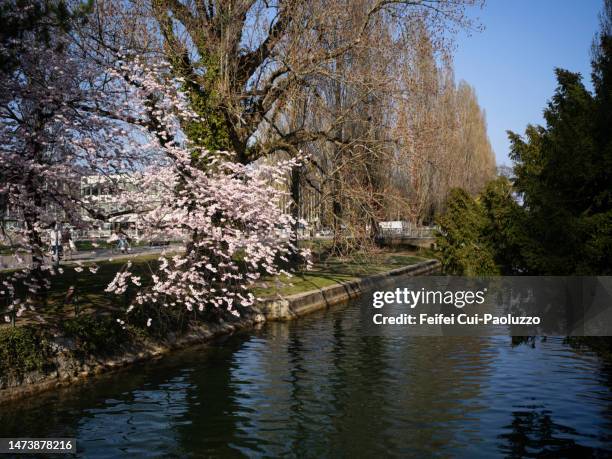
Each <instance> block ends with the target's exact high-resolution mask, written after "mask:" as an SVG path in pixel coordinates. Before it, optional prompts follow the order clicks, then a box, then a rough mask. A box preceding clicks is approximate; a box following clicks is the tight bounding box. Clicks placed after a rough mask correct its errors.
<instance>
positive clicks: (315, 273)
mask: <svg viewBox="0 0 612 459" xmlns="http://www.w3.org/2000/svg"><path fill="white" fill-rule="evenodd" d="M423 260H424V258H421V257H418V256H415V255H414V254H412V253H407V252H388V251H381V252H377V253H368V254H356V255H354V256H351V257H347V258H330V259H327V260H325V261H320V262H318V263H315V264H314V266H313V269H312V271H305V272H300V273H297V274H295V275H294V276H293V277H291V278H289V277H287V276H281V277H280V278H278V279H270V278H268V279H264V280H263V282H259V283H258V285H257V287H256V288H255V289H254V293H255V294H256V295H257V296H258V297H260V298H265V297H273V296H278V295H281V296H288V295H293V294H296V293H302V292H307V291H309V290H315V289H319V288H323V287H327V286H330V285H334V284H337V283H339V282H345V281H349V280H353V279H357V278H360V277H365V276H371V275H373V274H378V273H382V272H386V271H391V270H392V269H397V268H401V267H402V266H406V265H411V264H414V263H418V262H419V261H423Z"/></svg>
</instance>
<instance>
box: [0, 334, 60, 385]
mask: <svg viewBox="0 0 612 459" xmlns="http://www.w3.org/2000/svg"><path fill="white" fill-rule="evenodd" d="M51 355H52V350H51V346H50V343H49V340H48V339H47V337H46V336H45V335H44V334H43V333H42V332H41V331H39V330H36V329H34V328H33V327H28V326H23V327H3V328H0V376H2V375H9V374H15V375H22V374H24V373H27V372H29V371H42V370H44V369H45V368H46V366H47V365H48V364H49V359H50V357H51Z"/></svg>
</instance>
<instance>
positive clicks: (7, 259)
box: [0, 244, 183, 271]
mask: <svg viewBox="0 0 612 459" xmlns="http://www.w3.org/2000/svg"><path fill="white" fill-rule="evenodd" d="M182 248H183V247H182V246H181V245H178V244H177V245H168V246H153V247H134V248H132V249H131V250H130V251H129V252H128V253H125V254H123V253H121V252H120V251H119V250H117V249H95V250H81V251H78V252H76V253H75V254H73V255H72V256H70V257H68V258H63V259H62V260H61V262H60V265H73V264H75V263H76V262H87V263H91V262H96V261H105V260H108V259H109V258H113V259H115V260H117V259H121V258H132V257H136V256H139V255H149V254H155V253H162V252H163V251H171V252H176V251H178V250H181V249H182ZM45 260H46V262H47V263H49V264H50V263H51V257H46V258H45ZM29 261H30V260H29V257H24V260H23V262H22V263H19V261H18V260H16V259H15V257H14V256H12V255H0V271H6V270H9V269H17V268H22V267H24V266H26V265H27V264H28V263H29Z"/></svg>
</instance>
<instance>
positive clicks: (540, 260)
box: [440, 0, 612, 275]
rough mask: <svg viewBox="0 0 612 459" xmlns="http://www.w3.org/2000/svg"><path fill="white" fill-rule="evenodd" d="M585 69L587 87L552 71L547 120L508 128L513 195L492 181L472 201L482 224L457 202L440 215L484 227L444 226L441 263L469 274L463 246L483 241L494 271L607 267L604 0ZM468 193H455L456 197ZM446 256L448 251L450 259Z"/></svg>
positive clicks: (609, 117)
mask: <svg viewBox="0 0 612 459" xmlns="http://www.w3.org/2000/svg"><path fill="white" fill-rule="evenodd" d="M592 68H593V73H592V80H593V86H594V92H593V93H591V92H590V91H589V90H588V89H587V88H586V87H585V85H584V83H583V82H582V77H581V75H580V74H578V73H573V72H570V71H567V70H563V69H557V70H556V77H557V84H558V85H557V89H556V91H555V93H554V95H553V97H552V99H551V100H550V101H549V103H548V105H547V107H546V109H545V111H544V119H545V121H546V125H545V126H533V125H529V126H528V127H527V129H526V131H525V134H524V136H520V135H518V134H516V133H513V132H509V137H510V142H511V154H510V157H511V159H512V160H513V161H514V174H513V175H514V178H513V186H512V189H513V191H514V192H516V194H517V198H516V199H514V198H513V197H512V190H511V189H510V188H509V186H508V184H507V183H504V182H503V181H501V180H497V181H496V182H491V183H490V184H489V185H488V186H487V188H486V190H485V192H484V193H483V194H482V195H481V198H480V205H481V206H482V209H483V211H484V221H485V223H484V224H483V223H481V219H480V217H481V215H480V214H478V212H475V211H474V210H473V207H474V204H473V203H471V204H470V205H469V206H467V205H466V206H464V207H466V213H465V215H461V214H460V212H457V211H456V210H455V207H453V208H449V212H448V213H447V215H446V216H445V217H444V218H443V219H442V220H441V221H442V227H443V229H447V228H454V227H456V226H459V225H460V222H464V223H465V224H466V225H468V226H470V227H472V228H473V227H476V228H481V227H480V226H479V225H480V224H482V225H483V227H484V228H486V229H485V230H484V231H475V230H470V231H468V232H465V231H464V233H463V234H461V236H462V238H456V237H455V238H453V237H452V236H453V234H454V233H453V231H449V230H448V229H447V230H446V231H449V234H450V236H449V235H445V237H444V238H443V239H442V240H441V242H440V249H441V253H442V258H443V260H446V259H448V260H450V261H449V262H446V266H447V267H448V269H449V270H450V271H451V272H457V273H464V272H468V271H469V270H466V269H464V268H462V266H463V265H464V264H468V263H469V262H470V260H471V259H472V258H473V255H470V254H468V253H466V252H464V251H463V247H465V246H468V245H470V244H471V245H472V246H480V245H485V246H487V247H490V248H491V250H492V253H493V255H492V256H493V258H494V259H495V263H496V265H498V266H499V267H500V269H501V271H502V272H507V273H525V274H531V275H570V274H585V275H586V274H591V275H606V274H611V273H612V175H611V174H612V95H611V94H612V92H611V88H612V1H610V0H606V1H605V2H604V10H603V13H602V15H601V28H600V31H599V33H598V34H597V35H596V38H595V41H594V43H593V60H592ZM468 198H469V196H467V195H463V197H462V199H463V201H466V200H467V199H468ZM456 199H457V198H456V197H455V200H456ZM518 203H520V205H519V204H518ZM453 205H454V206H456V205H457V203H454V204H453ZM470 206H471V207H470ZM473 215H479V218H475V217H474V216H473ZM449 253H452V254H456V256H455V257H454V258H453V257H450V258H449V256H448V254H449ZM459 257H465V258H459ZM458 260H459V261H458Z"/></svg>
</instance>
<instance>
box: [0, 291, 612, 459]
mask: <svg viewBox="0 0 612 459" xmlns="http://www.w3.org/2000/svg"><path fill="white" fill-rule="evenodd" d="M360 301H361V302H363V301H370V298H369V296H367V295H366V296H364V297H363V298H362V299H361V300H359V301H356V302H354V303H352V304H347V305H344V306H339V307H337V308H334V309H332V310H329V311H326V312H320V313H315V314H312V315H310V316H307V317H304V318H301V319H299V320H297V321H295V322H290V323H271V324H266V325H265V326H263V327H262V328H261V329H259V330H253V331H250V332H248V333H242V334H239V335H235V336H232V337H229V338H227V339H225V340H222V341H218V342H216V343H214V344H213V345H209V346H206V347H201V348H194V349H190V350H187V351H182V352H179V353H176V354H174V355H172V356H170V357H167V358H164V359H163V360H161V361H157V362H151V363H148V364H145V365H141V366H138V367H134V368H132V369H130V370H126V371H123V372H120V373H115V374H112V375H107V376H103V377H100V378H97V379H94V380H92V381H90V382H88V383H87V384H84V385H81V386H78V387H74V388H70V389H65V390H59V391H55V392H51V393H46V394H44V395H40V396H36V397H32V398H29V399H25V400H22V401H19V402H15V403H12V404H8V405H2V406H0V437H10V436H14V437H52V436H54V437H76V438H77V439H78V441H77V444H78V449H79V452H80V453H81V454H80V455H81V456H82V457H87V458H97V457H100V458H102V457H108V458H120V457H194V458H195V457H234V456H264V457H266V456H267V457H269V456H288V457H292V456H299V457H331V456H334V457H337V456H342V457H364V456H365V457H371V456H380V457H382V456H401V457H432V456H438V457H449V456H452V457H470V458H472V457H483V458H490V457H497V456H499V457H534V456H539V455H546V454H550V455H552V456H563V457H567V456H570V455H580V456H582V457H589V456H608V455H610V454H612V391H611V388H612V368H610V367H608V366H606V365H605V364H603V363H602V362H601V361H600V360H599V359H598V358H597V357H596V356H595V355H593V354H591V353H589V352H585V351H581V352H579V351H576V350H573V349H572V348H571V347H569V346H567V345H565V344H564V343H563V340H562V339H559V338H549V339H547V340H546V341H543V342H538V343H537V344H536V346H535V348H531V347H530V346H524V345H523V346H516V347H513V346H512V345H511V343H510V339H509V338H506V337H481V338H477V337H469V338H467V337H454V338H451V337H410V338H409V337H404V338H400V337H368V336H362V333H360V327H361V325H360V317H359V315H360V314H362V308H360V307H359V302H360Z"/></svg>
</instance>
